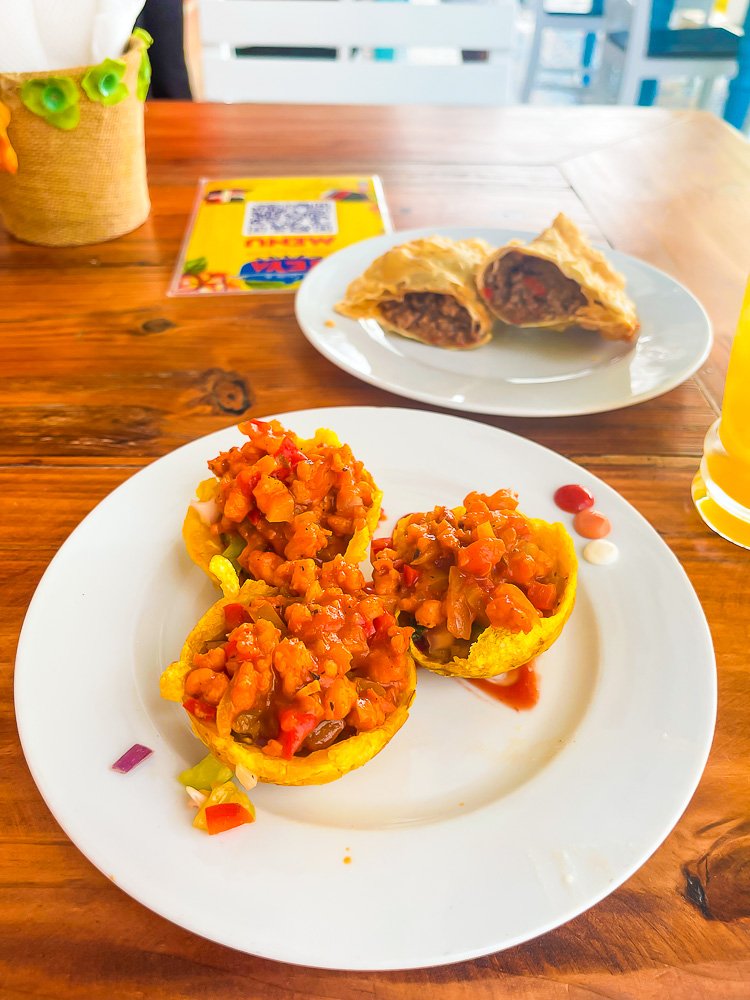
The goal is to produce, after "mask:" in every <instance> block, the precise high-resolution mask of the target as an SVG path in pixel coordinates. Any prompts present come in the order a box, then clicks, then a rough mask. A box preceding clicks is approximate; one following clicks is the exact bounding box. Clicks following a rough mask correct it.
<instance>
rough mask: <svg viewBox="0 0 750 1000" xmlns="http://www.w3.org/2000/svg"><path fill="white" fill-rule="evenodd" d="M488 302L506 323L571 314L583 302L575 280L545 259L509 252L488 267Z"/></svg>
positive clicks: (533, 320) (536, 321)
mask: <svg viewBox="0 0 750 1000" xmlns="http://www.w3.org/2000/svg"><path fill="white" fill-rule="evenodd" d="M485 286H486V287H487V289H488V291H489V296H488V297H489V302H490V305H491V306H493V307H494V308H496V309H497V310H498V312H500V313H502V315H503V317H504V319H506V320H507V321H508V322H509V323H540V322H544V321H546V320H551V319H561V318H563V317H566V316H571V315H572V314H573V313H574V312H575V311H576V309H579V308H580V307H581V306H584V305H585V304H586V299H585V297H584V295H583V293H582V292H581V289H580V288H579V287H578V284H577V283H576V282H575V281H572V280H571V279H570V278H566V277H565V275H564V274H563V273H562V271H560V269H559V268H558V267H557V266H556V265H555V264H552V263H551V262H550V261H548V260H540V259H539V258H538V257H527V256H525V255H524V254H520V253H509V254H506V255H505V256H504V257H501V258H500V260H498V261H495V263H494V264H493V265H492V267H491V268H490V270H489V272H488V274H487V276H486V278H485Z"/></svg>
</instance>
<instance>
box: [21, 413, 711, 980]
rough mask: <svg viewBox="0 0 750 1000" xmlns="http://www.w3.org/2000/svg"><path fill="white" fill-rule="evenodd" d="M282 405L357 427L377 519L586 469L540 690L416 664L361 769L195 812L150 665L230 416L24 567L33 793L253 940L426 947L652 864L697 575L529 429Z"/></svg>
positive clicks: (684, 693)
mask: <svg viewBox="0 0 750 1000" xmlns="http://www.w3.org/2000/svg"><path fill="white" fill-rule="evenodd" d="M281 419H282V421H283V422H284V423H285V424H286V425H287V426H289V427H292V428H293V429H295V430H296V431H298V432H299V433H301V434H303V435H309V434H311V433H312V432H313V431H314V430H315V429H316V428H317V427H319V426H328V427H332V428H334V429H335V430H336V431H337V432H338V433H339V434H340V435H341V437H342V438H343V439H345V440H347V441H349V442H350V444H351V445H352V446H353V448H354V451H355V453H356V454H357V455H358V456H359V457H361V458H362V459H363V460H364V461H365V463H366V464H367V466H368V467H369V468H370V469H371V470H372V472H373V473H374V475H375V477H376V479H377V481H378V482H379V484H380V485H381V486H382V487H383V489H384V491H385V507H386V510H387V512H388V514H389V521H388V524H387V525H384V526H383V530H384V532H386V531H388V530H389V528H390V526H391V525H392V524H393V522H394V520H395V519H396V517H397V516H398V515H400V514H402V513H404V512H407V511H411V510H419V509H425V508H430V507H431V506H433V505H434V504H436V503H445V504H455V503H457V502H458V501H460V500H461V499H462V498H463V496H464V495H465V493H466V492H467V491H468V490H470V489H472V488H475V489H478V490H485V491H489V490H494V489H495V488H496V487H499V486H512V487H514V488H516V489H517V490H518V491H519V493H520V496H521V500H522V506H523V509H525V510H527V511H529V512H531V513H533V514H534V515H538V516H540V517H543V518H547V519H556V518H558V517H559V516H560V511H558V510H557V509H556V508H555V506H554V504H553V502H552V493H553V492H554V490H555V489H556V488H557V487H558V486H560V485H561V484H563V483H567V482H580V483H582V484H583V485H584V486H586V487H588V488H589V489H590V490H592V491H593V493H594V494H595V496H596V500H597V506H598V507H599V508H600V509H601V510H603V511H604V512H606V513H607V515H608V516H609V517H610V518H611V520H612V523H613V525H614V530H613V534H612V538H613V540H614V541H615V542H616V543H617V545H618V546H619V547H620V551H621V556H620V560H619V561H618V562H617V563H615V564H614V565H611V566H606V567H595V566H591V565H589V564H587V563H585V562H582V563H581V567H580V586H579V591H578V599H577V603H576V608H575V611H574V613H573V616H572V618H571V620H570V622H569V623H568V625H567V626H566V628H565V630H564V632H563V635H562V637H561V638H560V640H559V641H558V642H557V643H556V644H555V645H554V646H553V647H552V649H551V650H550V651H549V652H548V653H546V654H545V655H544V656H543V657H542V658H540V660H539V663H538V666H539V674H540V678H541V681H540V684H541V697H540V701H539V704H538V705H537V706H536V707H535V708H534V709H533V710H532V711H529V712H518V713H517V712H514V711H512V710H511V709H509V708H507V707H505V706H504V705H501V704H499V703H497V702H496V701H493V700H491V699H489V698H486V697H485V696H484V695H482V694H481V693H480V692H478V691H477V690H476V689H475V688H473V687H470V686H467V685H465V684H464V683H463V682H460V681H455V680H453V679H450V678H443V677H438V676H434V675H432V674H428V673H425V672H421V673H420V677H419V684H418V691H417V697H416V699H415V702H414V706H413V709H412V713H411V716H410V718H409V720H408V722H407V723H406V725H405V726H404V727H403V729H402V730H401V731H400V732H399V733H397V734H396V736H395V738H394V739H393V740H392V742H391V743H390V744H389V745H388V746H387V747H386V748H385V749H384V750H383V752H382V753H381V754H380V755H379V756H378V757H376V758H375V759H374V760H373V761H371V762H370V763H368V764H366V765H365V766H364V767H363V768H361V769H360V770H358V771H354V772H352V773H351V774H349V775H346V776H345V777H344V778H342V779H341V780H340V781H337V782H334V783H333V784H331V785H324V786H320V787H310V788H281V787H276V786H273V785H266V786H264V787H262V788H258V789H256V790H255V791H254V792H253V793H252V798H253V801H254V802H255V804H256V806H257V811H258V816H257V822H256V823H255V824H254V825H252V826H249V827H243V828H241V829H239V830H234V831H232V832H230V833H226V834H222V835H221V836H218V837H208V836H206V835H205V834H203V833H200V832H198V831H197V830H194V829H193V828H192V826H191V819H192V815H193V814H192V812H191V811H190V809H189V808H188V807H187V805H186V802H187V797H186V795H185V793H184V791H183V789H182V788H181V786H180V785H178V783H177V781H176V776H177V774H178V773H179V772H180V771H181V770H182V769H183V768H185V767H186V766H189V765H191V764H193V763H195V762H196V761H197V760H198V759H200V758H201V757H202V756H203V748H202V746H201V745H200V744H199V743H198V742H197V741H196V740H195V739H194V738H193V737H192V735H191V734H190V732H189V730H188V725H187V722H186V719H185V716H184V712H183V711H182V709H181V708H180V707H179V706H177V705H174V704H172V703H168V702H164V701H162V700H160V698H159V692H158V680H159V674H160V672H161V670H162V668H163V667H164V666H165V665H166V664H167V663H169V662H170V661H171V660H172V659H173V658H175V657H176V656H177V655H178V653H179V650H180V647H181V645H182V642H183V640H184V638H185V636H186V635H187V633H188V632H189V630H190V629H191V628H192V626H193V624H194V623H195V621H196V620H197V619H198V617H199V616H200V614H201V613H202V612H203V611H204V610H205V609H206V608H207V607H208V605H209V604H210V603H212V601H213V600H215V599H216V596H217V595H216V593H215V591H214V590H213V588H212V587H211V585H210V584H209V582H208V581H207V579H206V577H205V576H204V575H203V574H202V573H201V571H200V570H199V569H197V568H196V567H195V566H193V565H192V564H191V563H190V562H189V560H188V558H187V556H186V555H185V552H184V550H183V545H182V541H181V538H180V525H181V521H182V517H183V514H184V511H185V506H186V503H187V502H188V499H189V498H190V497H191V496H192V493H193V489H194V486H195V484H196V483H197V482H198V481H199V480H200V479H201V478H203V477H204V476H205V469H206V461H207V459H209V458H211V457H213V456H214V455H215V454H216V453H217V452H218V451H219V450H220V449H223V448H227V447H230V446H231V445H232V444H235V443H238V442H239V441H240V440H241V436H240V434H239V433H238V432H237V431H236V429H234V428H230V429H228V430H225V431H220V432H219V433H216V434H212V435H210V436H208V437H205V438H202V439H201V440H198V441H194V442H192V443H191V444H189V445H186V446H185V447H183V448H180V449H179V450H178V451H175V452H172V453H171V454H169V455H166V456H165V457H164V458H162V459H160V460H159V461H157V462H154V464H153V465H151V466H149V467H148V468H146V469H144V470H143V471H141V472H139V473H138V474H137V475H135V476H133V478H132V479H130V480H128V481H127V482H126V483H124V484H123V485H122V486H120V487H119V488H118V489H117V490H115V491H114V492H113V493H112V494H111V495H110V496H109V497H107V498H106V499H105V500H104V501H103V502H102V503H101V504H99V506H98V507H97V508H96V509H95V510H94V511H93V512H92V513H91V514H90V515H89V516H88V517H87V518H86V519H85V520H84V521H83V522H82V524H81V525H80V526H79V527H78V528H77V529H76V531H75V532H74V533H73V534H72V535H71V536H70V538H69V539H68V540H67V541H66V542H65V544H64V545H63V546H62V548H61V549H60V551H59V553H58V554H57V556H56V557H55V558H54V559H53V561H52V563H51V564H50V566H49V568H48V570H47V572H46V573H45V575H44V577H43V579H42V581H41V583H40V584H39V588H38V590H37V592H36V594H35V596H34V599H33V601H32V603H31V606H30V608H29V611H28V613H27V616H26V621H25V623H24V627H23V632H22V635H21V639H20V642H19V646H18V656H17V661H16V689H15V693H16V715H17V720H18V727H19V732H20V734H21V739H22V743H23V748H24V752H25V754H26V759H27V760H28V763H29V766H30V768H31V771H32V774H33V776H34V779H35V781H36V783H37V785H38V786H39V789H40V790H41V792H42V795H43V796H44V798H45V800H46V801H47V804H48V805H49V807H50V809H51V810H52V812H53V813H54V814H55V816H56V817H57V819H58V820H59V822H60V823H61V825H62V826H63V828H64V829H65V831H66V832H67V834H68V836H69V837H70V838H71V840H73V842H74V843H75V844H77V845H78V847H79V848H80V850H81V851H83V852H84V854H86V856H87V857H88V858H89V859H90V860H91V861H92V862H93V863H94V864H95V865H96V866H97V867H98V868H100V869H101V871H103V872H104V873H105V874H106V875H107V876H109V877H110V878H111V879H112V880H113V881H114V882H115V883H116V884H117V885H119V886H120V887H121V888H122V889H123V890H124V891H125V892H127V893H129V894H130V895H131V896H133V897H135V898H136V899H138V900H140V901H141V902H142V903H143V904H144V905H146V906H148V907H150V908H151V909H153V910H155V911H156V912H157V913H160V914H162V915H163V916H165V917H167V918H168V919H169V920H172V921H174V922H175V923H177V924H180V925H182V926H183V927H186V928H188V929H190V930H192V931H195V932H196V933H198V934H202V935H203V936H204V937H207V938H212V939H213V940H215V941H219V942H221V943H222V944H225V945H229V946H231V947H233V948H238V949H241V950H243V951H247V952H251V953H254V954H257V955H262V956H265V957H268V958H273V959H279V960H283V961H287V962H295V963H299V964H302V965H309V966H319V967H325V968H338V969H403V968H413V967H418V966H427V965H438V964H442V963H447V962H456V961H459V960H462V959H468V958H473V957H476V956H479V955H485V954H488V953H490V952H494V951H497V950H499V949H501V948H507V947H508V946H510V945H514V944H518V943H519V942H522V941H526V940H528V939H529V938H532V937H534V936H535V935H538V934H541V933H543V932H544V931H547V930H549V929H551V928H553V927H556V926H557V925H559V924H561V923H563V922H564V921H566V920H569V919H570V918H571V917H574V916H575V915H576V914H578V913H580V912H581V911H582V910H585V909H587V908H588V907H589V906H591V905H592V904H594V903H596V902H597V901H598V900H600V899H601V898H602V897H603V896H606V895H607V894H608V893H610V892H611V891H612V890H613V889H615V888H616V887H617V886H618V885H619V884H620V883H621V882H623V881H624V880H625V879H626V878H627V877H628V876H629V875H630V874H631V873H632V872H634V871H635V870H636V869H637V868H638V867H639V866H640V865H641V864H643V862H644V861H645V860H646V859H647V858H648V857H649V855H650V854H651V853H652V852H653V851H654V850H655V848H656V847H657V846H658V845H659V844H660V843H661V841H662V840H663V839H664V838H665V837H666V835H667V834H668V833H669V831H670V830H671V828H672V827H673V825H674V824H675V822H676V821H677V819H678V818H679V816H680V814H681V813H682V811H683V809H684V808H685V806H686V804H687V802H688V800H689V798H690V796H691V794H692V792H693V790H694V788H695V786H696V784H697V782H698V779H699V777H700V774H701V772H702V769H703V766H704V764H705V761H706V756H707V754H708V749H709V745H710V742H711V735H712V732H713V724H714V714H715V698H716V690H715V673H714V658H713V650H712V646H711V639H710V635H709V632H708V628H707V626H706V621H705V619H704V616H703V612H702V610H701V607H700V604H699V603H698V599H697V597H696V595H695V593H694V592H693V590H692V588H691V586H690V583H689V582H688V580H687V577H686V576H685V574H684V572H683V571H682V569H681V567H680V565H679V564H678V562H677V560H676V559H675V558H674V556H673V555H672V553H671V552H670V551H669V549H668V548H667V546H666V545H665V544H664V542H663V541H662V540H661V539H660V538H659V536H658V535H657V534H656V532H655V531H654V530H653V529H652V528H651V527H650V526H649V525H648V524H647V522H646V521H645V520H644V519H643V518H642V517H641V516H640V515H639V514H638V513H637V512H636V511H635V510H634V509H633V508H632V507H631V506H630V505H629V504H627V503H626V502H625V501H624V500H623V499H622V497H620V496H619V495H618V494H617V493H615V492H614V491H613V490H612V489H610V488H609V487H607V486H606V485H605V484H604V483H602V482H600V481H599V480H597V479H595V478H594V477H593V476H591V475H589V474H588V473H587V472H585V471H584V470H583V469H581V468H579V467H578V466H576V465H573V464H572V463H571V462H568V461H567V460H566V459H564V458H561V457H560V456H559V455H556V454H554V453H553V452H550V451H547V450H546V449H544V448H541V447H539V446H538V445H536V444H532V443H531V442H529V441H526V440H524V439H523V438H520V437H516V436H514V435H512V434H508V433H506V432H504V431H500V430H497V429H495V428H492V427H487V426H485V425H483V424H479V423H475V422H472V421H468V420H464V419H460V418H458V417H450V416H444V415H440V414H434V413H425V412H420V411H414V410H399V409H375V408H365V407H363V408H341V409H330V410H308V411H301V412H299V413H291V414H286V415H282V417H281ZM562 518H563V519H564V520H566V521H569V517H568V515H562ZM580 547H581V545H580V544H578V548H579V549H580ZM654 595H658V598H659V599H658V600H654ZM136 742H137V743H143V744H145V745H146V746H149V747H152V748H153V750H154V754H153V756H152V757H150V758H149V759H148V760H147V761H146V762H145V763H143V764H141V765H139V766H138V767H137V768H136V769H135V770H133V771H132V772H131V773H130V774H128V775H122V774H117V773H115V772H113V771H111V770H110V764H111V763H112V762H113V761H114V760H116V759H117V758H118V757H119V756H120V755H121V754H122V753H123V752H124V751H125V750H127V749H128V747H130V746H131V744H133V743H136ZM346 859H350V862H349V863H345V862H346ZM59 917H60V919H64V913H62V911H61V912H60V914H59Z"/></svg>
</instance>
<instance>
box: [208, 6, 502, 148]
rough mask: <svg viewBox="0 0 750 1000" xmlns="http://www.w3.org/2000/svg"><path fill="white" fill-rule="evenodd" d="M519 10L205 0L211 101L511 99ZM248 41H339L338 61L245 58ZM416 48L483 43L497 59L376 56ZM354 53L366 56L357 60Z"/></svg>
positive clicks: (453, 101)
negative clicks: (438, 61)
mask: <svg viewBox="0 0 750 1000" xmlns="http://www.w3.org/2000/svg"><path fill="white" fill-rule="evenodd" d="M515 15H516V7H515V0H492V2H491V3H461V4H457V5H453V4H437V5H434V6H432V5H430V6H427V5H424V4H412V3H408V4H407V3H378V2H376V0H356V2H354V0H201V3H200V32H201V41H202V49H203V76H204V93H205V97H206V99H207V100H213V101H252V102H254V103H281V104H288V103H294V104H462V105H484V106H489V105H502V104H508V103H510V102H511V101H512V99H513V95H512V89H511V71H512V66H511V63H512V53H513V47H514V41H515V37H516V30H515ZM245 46H253V47H254V46H263V47H266V46H269V47H274V48H275V47H331V48H333V49H335V50H337V57H336V58H334V59H308V58H295V57H273V58H254V57H242V56H240V57H238V56H237V55H236V50H237V48H240V47H245ZM409 47H419V48H421V49H424V48H433V47H434V48H443V49H445V48H451V49H456V50H461V49H481V50H485V51H488V52H489V59H488V61H487V62H461V61H457V63H456V65H429V64H427V65H425V64H422V63H419V64H415V63H410V62H408V61H405V60H402V59H398V60H395V61H393V62H389V61H384V60H383V61H379V60H376V59H372V58H369V56H368V52H370V51H371V50H373V49H375V48H395V49H399V50H400V49H406V48H409ZM352 50H357V52H358V55H357V56H356V57H354V58H352V56H351V52H352ZM446 142H448V143H449V142H450V136H449V135H447V136H446Z"/></svg>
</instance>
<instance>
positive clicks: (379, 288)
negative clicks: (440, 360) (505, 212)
mask: <svg viewBox="0 0 750 1000" xmlns="http://www.w3.org/2000/svg"><path fill="white" fill-rule="evenodd" d="M491 251H492V248H491V247H490V245H489V244H488V243H485V242H484V240H449V239H446V238H445V237H443V236H433V237H431V238H430V239H420V240H412V241H411V242H410V243H403V244H402V245H401V246H397V247H392V248H391V249H390V250H388V251H387V252H386V253H384V254H383V255H382V256H381V257H378V258H377V260H374V261H373V262H372V264H370V266H369V267H368V268H367V270H366V271H365V272H364V274H362V275H360V277H359V278H356V279H355V280H354V281H353V282H352V283H351V284H350V285H349V287H348V288H347V290H346V295H345V297H344V299H343V300H342V301H341V302H339V303H338V305H337V306H336V310H337V312H340V313H341V314H342V315H344V316H349V317H350V318H351V319H375V320H377V321H378V323H380V324H381V325H382V326H384V327H385V328H386V329H388V330H391V331H393V332H394V333H398V334H400V335H401V336H402V337H409V338H410V339H411V340H419V341H421V342H422V343H424V344H431V345H433V346H435V347H448V348H453V349H455V350H466V349H469V348H474V347H481V345H482V344H486V343H487V341H488V340H489V339H490V337H491V335H492V318H491V316H490V314H489V312H488V311H487V308H486V306H485V305H484V303H483V302H482V300H481V299H480V297H479V295H478V294H477V290H476V286H475V280H474V279H475V273H476V270H477V268H478V267H479V265H480V264H481V262H482V261H483V260H484V259H485V258H486V257H487V255H488V254H489V253H491Z"/></svg>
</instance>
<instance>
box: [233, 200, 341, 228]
mask: <svg viewBox="0 0 750 1000" xmlns="http://www.w3.org/2000/svg"><path fill="white" fill-rule="evenodd" d="M337 232H338V225H337V222H336V204H335V202H331V201H254V202H253V201H251V202H248V204H247V206H246V207H245V222H244V224H243V227H242V234H243V236H269V235H274V236H307V235H315V236H332V235H334V234H335V233H337Z"/></svg>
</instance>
